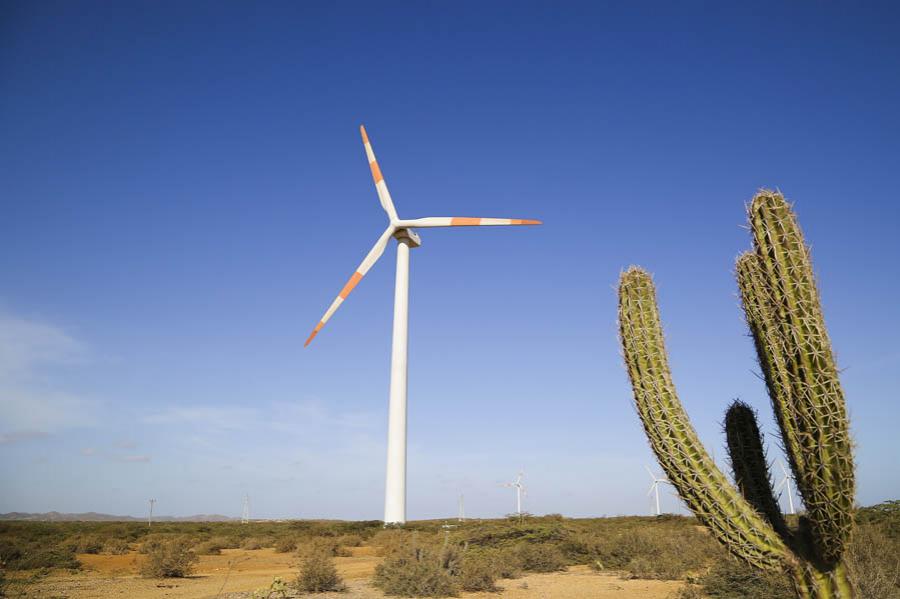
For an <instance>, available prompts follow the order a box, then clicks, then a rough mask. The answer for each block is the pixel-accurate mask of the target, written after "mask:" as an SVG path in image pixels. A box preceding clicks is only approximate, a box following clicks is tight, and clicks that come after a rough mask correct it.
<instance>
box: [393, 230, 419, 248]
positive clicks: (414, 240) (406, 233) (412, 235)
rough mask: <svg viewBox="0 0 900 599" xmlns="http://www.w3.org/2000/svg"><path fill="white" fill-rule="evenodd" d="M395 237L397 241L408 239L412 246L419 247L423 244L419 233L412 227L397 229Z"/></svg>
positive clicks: (407, 241) (408, 243)
mask: <svg viewBox="0 0 900 599" xmlns="http://www.w3.org/2000/svg"><path fill="white" fill-rule="evenodd" d="M394 239H396V240H397V241H404V240H406V243H407V245H409V247H411V248H417V247H419V246H420V245H422V240H421V239H420V238H419V235H418V234H417V233H416V232H415V231H413V230H412V229H405V228H404V229H397V230H396V231H394Z"/></svg>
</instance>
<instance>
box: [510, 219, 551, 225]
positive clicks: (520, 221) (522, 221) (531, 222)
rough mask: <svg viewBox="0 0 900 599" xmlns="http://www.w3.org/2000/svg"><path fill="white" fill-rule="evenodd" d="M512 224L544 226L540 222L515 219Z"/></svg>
mask: <svg viewBox="0 0 900 599" xmlns="http://www.w3.org/2000/svg"><path fill="white" fill-rule="evenodd" d="M512 224H514V225H541V224H543V223H542V222H541V221H539V220H531V219H527V218H514V219H512Z"/></svg>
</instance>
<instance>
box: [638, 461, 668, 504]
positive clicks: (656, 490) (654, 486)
mask: <svg viewBox="0 0 900 599" xmlns="http://www.w3.org/2000/svg"><path fill="white" fill-rule="evenodd" d="M644 469H645V470H646V471H647V474H649V475H650V480H652V481H653V482H652V483H650V490H649V491H647V497H650V495H652V494H654V493H656V515H657V516H659V515H660V514H661V513H662V512H660V510H659V484H660V483H668V482H669V481H668V480H666V479H664V478H659V477H657V476H656V475H655V474H653V471H652V470H650V467H649V466H644Z"/></svg>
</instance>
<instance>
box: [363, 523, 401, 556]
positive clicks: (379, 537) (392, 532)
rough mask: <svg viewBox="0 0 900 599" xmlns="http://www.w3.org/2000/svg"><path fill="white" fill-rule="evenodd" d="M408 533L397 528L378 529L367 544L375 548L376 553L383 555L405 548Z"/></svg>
mask: <svg viewBox="0 0 900 599" xmlns="http://www.w3.org/2000/svg"><path fill="white" fill-rule="evenodd" d="M409 541H410V534H409V533H407V532H405V531H403V530H399V529H390V528H389V529H385V530H379V531H378V532H376V533H375V535H374V536H372V539H371V540H370V541H369V544H370V545H372V546H373V547H375V548H376V552H377V553H378V555H380V556H382V557H384V556H388V555H391V554H392V553H395V552H396V551H401V550H403V549H404V548H406V545H407V544H408V543H409Z"/></svg>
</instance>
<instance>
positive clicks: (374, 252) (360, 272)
mask: <svg viewBox="0 0 900 599" xmlns="http://www.w3.org/2000/svg"><path fill="white" fill-rule="evenodd" d="M393 232H394V227H392V226H391V227H388V228H387V229H385V231H384V233H382V234H381V237H379V238H378V241H376V242H375V245H374V246H372V249H371V250H369V253H368V254H366V257H365V258H363V261H362V263H360V265H359V266H358V267H357V269H356V271H355V272H354V273H353V275H352V276H351V277H350V280H349V281H347V284H346V285H344V288H343V289H341V292H340V293H339V294H338V296H337V297H336V298H335V299H334V301H333V302H331V305H330V306H329V307H328V310H326V311H325V315H324V316H323V317H322V320H320V321H319V324H317V325H316V327H315V328H314V329H313V332H312V333H310V335H309V338H308V339H307V340H306V343H304V344H303V347H306V346H307V345H309V344H310V343H311V342H312V340H313V339H314V338H315V336H316V335H318V334H319V331H321V330H322V327H324V326H325V323H326V322H328V319H329V318H331V317H332V315H333V314H334V312H335V310H337V309H338V308H339V307H340V305H341V304H342V303H343V302H344V300H345V299H347V296H348V295H350V292H351V291H353V288H354V287H356V286H357V285H358V284H359V282H360V280H362V278H363V277H364V276H365V275H366V273H367V272H369V269H370V268H372V265H373V264H375V262H376V261H377V260H378V259H379V258H381V255H382V254H383V253H384V248H385V247H387V243H388V240H389V239H390V238H391V234H392V233H393Z"/></svg>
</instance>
